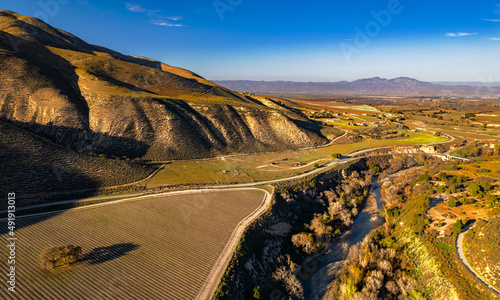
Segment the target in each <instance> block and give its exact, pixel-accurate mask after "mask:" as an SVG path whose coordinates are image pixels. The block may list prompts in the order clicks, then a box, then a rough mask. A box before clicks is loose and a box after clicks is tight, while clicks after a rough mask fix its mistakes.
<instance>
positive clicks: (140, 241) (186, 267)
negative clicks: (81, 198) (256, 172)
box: [0, 189, 265, 299]
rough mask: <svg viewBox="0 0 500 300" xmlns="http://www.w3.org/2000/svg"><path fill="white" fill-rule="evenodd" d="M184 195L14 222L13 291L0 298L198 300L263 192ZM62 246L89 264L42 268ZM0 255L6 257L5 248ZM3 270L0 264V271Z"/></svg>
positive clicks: (4, 290)
mask: <svg viewBox="0 0 500 300" xmlns="http://www.w3.org/2000/svg"><path fill="white" fill-rule="evenodd" d="M181 193H182V192H181ZM181 193H177V194H170V195H163V196H154V197H145V198H142V199H135V200H127V201H122V202H115V203H108V204H104V205H102V204H101V205H96V206H91V207H83V208H81V209H74V210H71V211H65V212H62V213H59V214H52V215H49V216H47V215H40V216H30V217H24V218H18V220H17V223H18V225H17V226H18V228H19V229H18V230H17V231H16V236H17V237H18V239H19V240H18V241H17V242H16V244H17V247H16V251H17V255H16V256H17V257H16V270H17V285H16V289H17V292H16V294H15V298H11V297H12V293H10V292H8V291H7V288H6V283H5V282H4V284H3V285H4V288H2V289H0V298H1V299H193V298H195V297H196V295H197V294H198V292H199V291H200V288H201V287H202V285H203V284H204V282H205V280H206V279H207V276H208V275H209V273H210V272H211V270H212V268H213V266H214V264H215V263H216V262H217V259H218V257H219V255H220V254H221V252H223V250H224V248H225V246H226V244H228V241H229V240H230V237H231V234H232V233H233V231H234V230H235V228H236V227H237V225H238V224H240V222H241V221H242V220H243V219H245V218H246V217H247V216H249V215H250V214H251V213H252V212H254V211H256V210H257V209H258V208H260V207H262V204H263V197H264V195H265V193H264V191H262V190H258V189H245V190H231V191H205V192H203V193H196V192H189V193H182V194H181ZM4 222H5V221H2V224H5V223H4ZM1 238H2V240H4V241H5V240H6V238H7V236H6V235H5V234H4V235H2V236H1ZM65 244H73V245H77V246H81V247H82V248H83V252H84V253H85V254H88V255H87V257H86V259H84V260H83V261H80V262H78V263H76V264H75V265H73V266H72V267H71V268H67V269H62V270H58V271H56V272H54V273H50V272H48V271H43V270H42V269H41V268H40V267H39V255H40V254H41V253H42V252H43V251H44V250H45V249H47V248H50V247H53V246H60V245H65ZM1 252H2V253H3V254H2V255H3V256H4V257H7V256H8V255H7V248H6V247H2V250H1ZM7 268H8V265H7V261H6V260H2V261H0V272H1V273H3V274H7V273H8V272H7Z"/></svg>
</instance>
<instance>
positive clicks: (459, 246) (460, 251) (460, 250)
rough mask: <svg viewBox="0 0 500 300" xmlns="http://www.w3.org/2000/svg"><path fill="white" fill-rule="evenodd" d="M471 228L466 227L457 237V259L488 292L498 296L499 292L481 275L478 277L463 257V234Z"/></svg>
mask: <svg viewBox="0 0 500 300" xmlns="http://www.w3.org/2000/svg"><path fill="white" fill-rule="evenodd" d="M472 227H474V226H473V225H472V226H471V225H469V226H467V227H465V228H464V230H463V231H462V232H461V233H460V234H459V235H458V237H457V242H456V246H457V247H456V248H457V253H458V257H459V258H460V260H461V261H462V263H463V264H464V266H465V267H466V268H467V270H468V271H469V272H470V273H471V274H472V275H473V276H474V277H476V278H477V279H478V280H479V281H481V283H483V284H484V285H485V286H486V287H488V288H489V289H490V290H492V291H493V292H494V293H496V294H497V295H498V296H500V291H499V290H498V289H496V288H495V287H494V286H492V285H491V284H489V283H488V282H487V281H486V280H484V278H483V277H481V275H479V274H478V273H477V272H476V271H474V269H473V268H472V266H471V265H470V264H469V262H468V261H467V258H466V257H465V254H464V249H463V241H464V237H465V234H466V233H467V231H469V229H471V228H472Z"/></svg>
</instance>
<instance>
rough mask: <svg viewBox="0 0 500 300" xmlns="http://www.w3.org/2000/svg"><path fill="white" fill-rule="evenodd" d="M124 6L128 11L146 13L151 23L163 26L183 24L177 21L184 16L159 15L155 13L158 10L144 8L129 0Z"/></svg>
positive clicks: (180, 25)
mask: <svg viewBox="0 0 500 300" xmlns="http://www.w3.org/2000/svg"><path fill="white" fill-rule="evenodd" d="M125 8H126V9H127V10H128V11H132V12H137V13H142V14H147V15H148V16H149V17H150V18H151V20H150V23H151V24H153V25H158V26H165V27H184V24H181V23H179V21H182V20H184V18H183V17H180V16H161V15H158V14H157V13H158V12H160V11H159V10H152V9H146V8H144V7H142V6H141V5H140V4H134V3H130V2H126V3H125Z"/></svg>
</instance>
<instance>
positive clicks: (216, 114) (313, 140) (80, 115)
mask: <svg viewBox="0 0 500 300" xmlns="http://www.w3.org/2000/svg"><path fill="white" fill-rule="evenodd" d="M0 61H1V62H2V63H1V64H0V119H1V120H4V121H6V122H9V123H10V124H13V125H15V126H20V127H23V128H25V129H28V130H29V131H31V132H34V133H36V134H38V135H42V136H44V137H46V138H50V139H51V140H53V141H55V142H56V143H58V144H60V145H63V146H65V147H69V148H72V149H74V150H77V151H80V150H82V151H92V152H98V153H104V154H107V155H115V156H127V157H130V158H136V157H142V158H145V159H152V160H168V159H178V158H196V157H205V156H212V155H216V154H220V153H231V152H235V151H236V152H255V151H266V150H280V149H289V148H301V147H310V146H316V145H321V144H323V143H325V142H326V139H325V138H324V137H323V136H322V135H321V134H320V132H319V128H318V127H317V125H315V124H314V123H311V122H310V121H309V120H308V119H307V118H305V117H304V116H303V115H301V114H300V113H297V112H295V111H293V110H291V109H289V108H288V107H286V106H283V105H278V104H277V103H276V102H275V101H273V100H270V99H260V100H259V99H256V98H255V97H250V96H245V95H243V94H240V93H235V92H233V91H231V90H228V89H226V88H224V87H221V86H219V85H217V84H214V83H212V82H210V81H208V80H206V79H204V78H202V77H201V76H199V75H197V74H195V73H193V72H190V71H188V70H184V69H181V68H176V67H172V66H169V65H166V64H164V63H161V62H158V61H155V60H151V59H148V58H142V57H133V56H127V55H123V54H120V53H118V52H115V51H112V50H109V49H106V48H104V47H100V46H95V45H90V44H88V43H86V42H84V41H82V40H81V39H79V38H77V37H76V36H74V35H71V34H70V33H67V32H65V31H62V30H60V29H56V28H53V27H51V26H50V25H48V24H46V23H44V22H43V21H41V20H38V19H36V18H31V17H26V16H22V15H19V14H16V13H14V12H10V11H0Z"/></svg>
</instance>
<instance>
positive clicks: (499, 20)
mask: <svg viewBox="0 0 500 300" xmlns="http://www.w3.org/2000/svg"><path fill="white" fill-rule="evenodd" d="M483 21H487V22H500V19H483Z"/></svg>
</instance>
